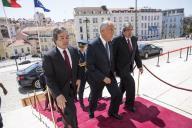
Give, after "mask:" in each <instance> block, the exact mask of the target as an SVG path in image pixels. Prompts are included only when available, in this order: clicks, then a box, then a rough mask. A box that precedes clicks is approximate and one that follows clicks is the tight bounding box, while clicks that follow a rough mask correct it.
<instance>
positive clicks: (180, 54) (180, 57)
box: [179, 48, 182, 58]
mask: <svg viewBox="0 0 192 128" xmlns="http://www.w3.org/2000/svg"><path fill="white" fill-rule="evenodd" d="M181 55H182V48H181V49H180V56H179V58H182V57H181Z"/></svg>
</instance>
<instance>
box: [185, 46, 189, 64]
mask: <svg viewBox="0 0 192 128" xmlns="http://www.w3.org/2000/svg"><path fill="white" fill-rule="evenodd" d="M188 55H189V47H187V55H186V60H185V61H187V60H188Z"/></svg>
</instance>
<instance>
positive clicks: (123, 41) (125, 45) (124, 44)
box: [122, 35, 132, 57]
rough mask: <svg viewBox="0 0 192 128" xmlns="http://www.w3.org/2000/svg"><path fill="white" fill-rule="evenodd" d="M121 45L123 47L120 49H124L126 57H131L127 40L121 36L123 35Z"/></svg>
mask: <svg viewBox="0 0 192 128" xmlns="http://www.w3.org/2000/svg"><path fill="white" fill-rule="evenodd" d="M122 45H123V48H122V49H126V51H127V52H128V53H127V54H128V56H129V57H131V55H132V53H131V51H129V48H128V44H127V40H126V38H125V36H123V35H122Z"/></svg>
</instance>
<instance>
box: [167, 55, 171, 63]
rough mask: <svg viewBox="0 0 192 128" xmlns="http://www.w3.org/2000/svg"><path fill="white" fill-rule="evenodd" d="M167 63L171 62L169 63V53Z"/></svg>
mask: <svg viewBox="0 0 192 128" xmlns="http://www.w3.org/2000/svg"><path fill="white" fill-rule="evenodd" d="M167 63H170V61H169V52H168V55H167Z"/></svg>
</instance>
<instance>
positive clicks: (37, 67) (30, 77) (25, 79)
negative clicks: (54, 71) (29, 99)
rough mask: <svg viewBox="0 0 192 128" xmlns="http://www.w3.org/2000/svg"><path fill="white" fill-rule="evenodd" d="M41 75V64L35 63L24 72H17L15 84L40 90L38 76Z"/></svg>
mask: <svg viewBox="0 0 192 128" xmlns="http://www.w3.org/2000/svg"><path fill="white" fill-rule="evenodd" d="M41 73H43V69H42V62H37V63H34V64H32V65H30V66H29V67H27V68H25V69H24V70H19V71H17V73H16V74H17V82H18V84H19V86H21V87H25V86H33V87H35V88H38V89H39V88H41V86H40V82H39V76H40V74H41Z"/></svg>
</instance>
